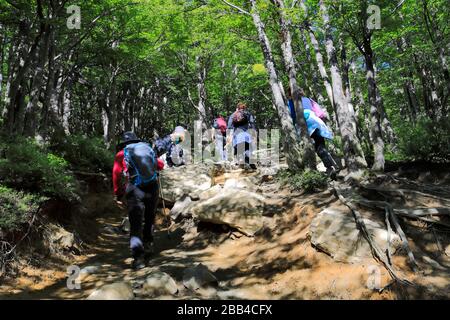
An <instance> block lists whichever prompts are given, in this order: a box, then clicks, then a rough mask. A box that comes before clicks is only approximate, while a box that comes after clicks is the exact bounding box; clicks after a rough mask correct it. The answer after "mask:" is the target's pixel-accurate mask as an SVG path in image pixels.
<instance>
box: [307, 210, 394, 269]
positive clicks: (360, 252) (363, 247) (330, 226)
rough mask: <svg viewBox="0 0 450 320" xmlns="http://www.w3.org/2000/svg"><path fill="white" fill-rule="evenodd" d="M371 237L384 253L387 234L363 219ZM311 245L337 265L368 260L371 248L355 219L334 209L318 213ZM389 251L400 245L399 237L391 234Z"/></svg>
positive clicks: (383, 227) (344, 211)
mask: <svg viewBox="0 0 450 320" xmlns="http://www.w3.org/2000/svg"><path fill="white" fill-rule="evenodd" d="M364 222H365V224H366V226H367V229H368V231H369V233H370V234H371V235H372V238H373V239H374V240H375V242H376V243H377V244H378V245H379V247H380V248H381V249H382V250H383V251H384V250H385V249H386V248H387V238H388V232H387V230H386V227H385V226H384V225H383V224H382V223H380V222H377V221H373V220H368V219H364ZM310 235H311V243H312V244H313V246H315V247H316V248H318V249H320V250H322V251H324V252H325V253H327V254H329V255H330V256H331V257H332V258H333V259H334V260H336V261H340V262H350V263H357V262H361V261H362V260H364V259H366V258H371V257H372V253H371V249H370V245H369V243H368V242H367V240H366V239H365V238H364V237H363V235H362V233H361V231H359V230H358V228H357V225H356V222H355V219H354V217H353V215H352V213H351V212H350V210H347V209H346V208H344V207H339V206H334V207H330V208H327V209H325V210H323V211H322V212H320V213H319V214H318V215H317V217H316V218H315V219H314V220H313V221H312V223H311V226H310ZM390 243H391V252H395V251H396V250H397V249H398V248H399V247H400V246H401V240H400V237H399V236H398V235H397V234H396V233H394V232H391V237H390Z"/></svg>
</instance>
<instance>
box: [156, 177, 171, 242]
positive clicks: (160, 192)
mask: <svg viewBox="0 0 450 320" xmlns="http://www.w3.org/2000/svg"><path fill="white" fill-rule="evenodd" d="M158 186H159V197H160V198H161V200H162V204H163V210H164V215H165V214H166V202H165V201H164V194H163V189H162V185H161V179H160V177H159V175H158ZM169 220H170V226H169V227H168V228H167V237H168V238H170V228H171V227H172V218H171V217H170V214H169Z"/></svg>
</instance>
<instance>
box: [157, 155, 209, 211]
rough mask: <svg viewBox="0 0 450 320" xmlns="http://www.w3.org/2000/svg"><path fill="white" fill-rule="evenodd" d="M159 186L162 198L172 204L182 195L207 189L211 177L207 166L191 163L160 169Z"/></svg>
mask: <svg viewBox="0 0 450 320" xmlns="http://www.w3.org/2000/svg"><path fill="white" fill-rule="evenodd" d="M161 186H162V195H163V198H164V200H165V201H167V202H170V203H173V204H174V203H176V202H177V201H178V200H180V199H181V198H182V197H183V196H184V195H190V194H194V195H195V194H199V193H201V192H202V191H205V190H208V189H209V188H211V186H212V179H211V177H210V175H209V169H208V167H206V166H203V165H193V164H192V165H186V166H182V167H176V168H169V169H166V170H164V171H162V172H161Z"/></svg>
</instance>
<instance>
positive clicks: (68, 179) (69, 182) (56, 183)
mask: <svg viewBox="0 0 450 320" xmlns="http://www.w3.org/2000/svg"><path fill="white" fill-rule="evenodd" d="M0 183H2V184H3V185H6V186H9V187H12V188H15V189H19V190H26V191H30V192H32V193H36V194H42V195H46V196H50V197H56V198H60V199H63V200H68V201H74V200H77V199H78V196H77V183H76V180H75V178H74V177H73V175H72V174H71V173H70V172H69V171H68V165H67V161H65V160H64V159H63V158H61V157H59V156H57V155H55V154H52V153H49V152H48V150H46V149H45V148H44V147H42V146H40V145H38V144H37V143H36V142H34V141H33V140H30V139H14V140H11V141H6V142H5V141H3V142H2V143H0Z"/></svg>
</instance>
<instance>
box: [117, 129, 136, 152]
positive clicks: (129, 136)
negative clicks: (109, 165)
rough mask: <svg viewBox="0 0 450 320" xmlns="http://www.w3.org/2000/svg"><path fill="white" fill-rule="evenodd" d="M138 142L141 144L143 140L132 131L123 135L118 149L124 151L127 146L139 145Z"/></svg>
mask: <svg viewBox="0 0 450 320" xmlns="http://www.w3.org/2000/svg"><path fill="white" fill-rule="evenodd" d="M137 142H141V140H140V139H139V138H138V137H137V135H136V134H135V133H134V132H131V131H129V132H125V133H124V134H123V135H122V139H121V140H120V142H119V144H118V145H117V148H118V149H119V150H122V149H123V148H125V147H126V146H127V145H129V144H132V143H137Z"/></svg>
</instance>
